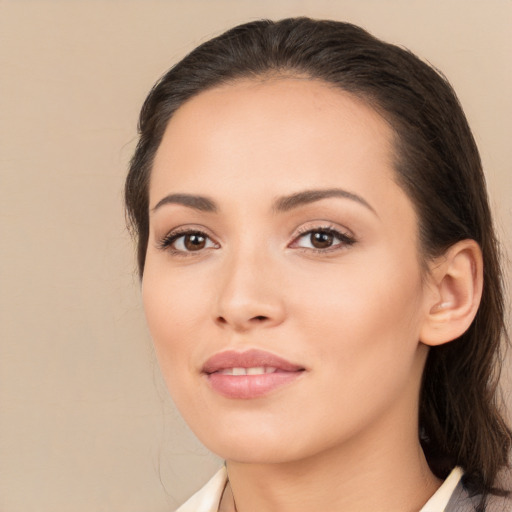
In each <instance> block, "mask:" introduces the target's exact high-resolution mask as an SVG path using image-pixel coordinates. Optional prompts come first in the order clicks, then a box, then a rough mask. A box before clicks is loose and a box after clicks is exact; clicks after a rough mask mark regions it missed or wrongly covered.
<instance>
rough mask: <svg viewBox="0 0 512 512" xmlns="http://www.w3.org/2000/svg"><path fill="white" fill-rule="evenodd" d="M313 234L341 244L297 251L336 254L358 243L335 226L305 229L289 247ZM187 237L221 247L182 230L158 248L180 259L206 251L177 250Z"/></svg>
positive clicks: (187, 229)
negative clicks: (323, 235) (175, 244)
mask: <svg viewBox="0 0 512 512" xmlns="http://www.w3.org/2000/svg"><path fill="white" fill-rule="evenodd" d="M313 233H323V234H328V235H331V236H332V237H334V238H335V239H338V240H339V242H338V243H337V244H335V245H333V246H331V247H327V248H324V249H319V248H314V247H300V246H297V249H299V250H302V251H304V252H314V253H320V254H325V253H328V252H334V251H338V250H342V249H343V248H345V247H349V246H351V245H354V244H355V243H356V240H355V238H354V237H353V236H351V235H348V234H347V233H342V232H341V231H339V230H338V229H335V228H334V227H333V226H330V225H329V226H321V227H320V226H319V227H315V228H305V229H303V230H299V233H298V235H297V236H296V237H295V238H294V239H293V241H292V243H291V244H290V245H289V247H293V244H295V243H296V242H298V241H299V240H300V239H302V238H304V237H305V236H306V235H310V236H311V235H312V234H313ZM187 235H196V236H201V237H204V238H205V239H206V240H210V241H211V242H213V244H214V245H215V246H216V247H214V248H215V249H217V248H218V247H219V244H218V243H216V242H214V241H213V240H212V239H211V237H210V236H209V235H208V234H207V233H205V232H204V231H201V230H199V229H189V228H186V229H182V230H177V231H173V232H171V233H169V234H167V235H166V236H165V237H164V238H162V240H160V241H159V242H158V248H159V249H161V250H166V251H169V252H171V254H173V255H175V256H179V257H189V256H194V255H196V254H195V253H197V254H199V253H201V252H203V251H204V249H200V250H198V251H183V250H180V249H176V248H175V247H173V244H174V243H175V242H176V241H177V240H179V239H180V238H182V237H185V236H187ZM211 248H212V247H208V249H211Z"/></svg>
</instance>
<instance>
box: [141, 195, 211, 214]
mask: <svg viewBox="0 0 512 512" xmlns="http://www.w3.org/2000/svg"><path fill="white" fill-rule="evenodd" d="M165 204H181V205H183V206H188V207H189V208H193V209H194V210H199V211H201V212H213V213H214V212H216V211H217V205H216V204H215V201H213V200H212V199H210V198H208V197H205V196H195V195H192V194H169V195H168V196H165V197H164V198H163V199H160V201H158V203H157V204H156V205H155V206H154V207H153V208H152V209H151V211H152V212H154V211H156V210H158V208H161V207H162V206H164V205H165Z"/></svg>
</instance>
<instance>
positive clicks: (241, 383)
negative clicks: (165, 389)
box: [202, 349, 305, 399]
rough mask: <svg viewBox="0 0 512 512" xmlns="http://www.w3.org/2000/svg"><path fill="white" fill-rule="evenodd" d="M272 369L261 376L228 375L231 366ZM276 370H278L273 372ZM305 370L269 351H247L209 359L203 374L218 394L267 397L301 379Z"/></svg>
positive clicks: (233, 396) (224, 353) (240, 396)
mask: <svg viewBox="0 0 512 512" xmlns="http://www.w3.org/2000/svg"><path fill="white" fill-rule="evenodd" d="M262 367H264V368H271V369H272V373H264V374H258V375H228V374H225V373H222V372H223V371H226V370H228V369H230V368H262ZM274 369H275V371H274ZM304 371H305V368H304V367H303V366H300V365H298V364H295V363H292V362H290V361H287V360H286V359H284V358H282V357H279V356H276V355H275V354H272V353H270V352H265V351H262V350H255V349H252V350H247V351H245V352H236V351H234V350H229V351H225V352H219V353H218V354H215V355H214V356H212V357H211V358H209V359H208V360H207V361H206V362H205V364H204V365H203V368H202V373H203V375H204V376H205V377H206V379H207V380H208V383H209V385H210V387H211V388H212V389H213V390H214V391H215V392H217V393H219V394H221V395H223V396H225V397H227V398H236V399H251V398H258V397H262V396H265V395H267V394H269V393H271V392H272V391H274V390H276V389H278V388H281V387H282V386H284V385H287V384H289V383H291V382H293V381H295V380H296V379H298V378H299V377H300V376H301V375H302V374H303V373H304Z"/></svg>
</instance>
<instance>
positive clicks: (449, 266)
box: [420, 240, 483, 346]
mask: <svg viewBox="0 0 512 512" xmlns="http://www.w3.org/2000/svg"><path fill="white" fill-rule="evenodd" d="M482 287H483V262H482V251H481V250H480V246H479V245H478V244H477V243H476V242H475V241H474V240H462V241H460V242H457V243H456V244H454V245H452V246H451V247H450V248H449V249H448V250H447V251H446V252H445V254H444V255H443V256H441V257H439V258H436V260H435V261H434V262H432V264H431V265H430V272H429V284H428V287H427V293H426V304H425V310H426V314H425V319H424V323H423V325H422V328H421V332H420V341H421V342H422V343H424V344H425V345H430V346H435V345H441V344H443V343H447V342H449V341H452V340H454V339H456V338H458V337H459V336H461V335H462V334H464V332H465V331H466V330H467V329H468V328H469V326H470V325H471V322H472V321H473V319H474V318H475V315H476V312H477V310H478V306H479V305H480V298H481V296H482Z"/></svg>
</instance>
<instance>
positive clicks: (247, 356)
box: [202, 349, 305, 374]
mask: <svg viewBox="0 0 512 512" xmlns="http://www.w3.org/2000/svg"><path fill="white" fill-rule="evenodd" d="M262 366H263V367H265V366H266V367H272V368H277V369H279V370H283V371H287V372H296V371H301V370H304V369H305V368H304V367H303V366H300V365H297V364H294V363H291V362H290V361H287V360H286V359H283V358H282V357H279V356H276V355H275V354H272V353H270V352H265V351H264V350H256V349H251V350H246V351H244V352H236V351H235V350H228V351H225V352H219V353H217V354H215V355H213V356H212V357H210V358H209V359H208V360H207V361H206V362H205V363H204V365H203V368H202V371H203V373H206V374H210V373H215V372H218V371H220V370H225V369H226V368H255V367H262Z"/></svg>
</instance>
